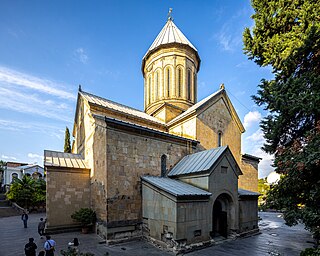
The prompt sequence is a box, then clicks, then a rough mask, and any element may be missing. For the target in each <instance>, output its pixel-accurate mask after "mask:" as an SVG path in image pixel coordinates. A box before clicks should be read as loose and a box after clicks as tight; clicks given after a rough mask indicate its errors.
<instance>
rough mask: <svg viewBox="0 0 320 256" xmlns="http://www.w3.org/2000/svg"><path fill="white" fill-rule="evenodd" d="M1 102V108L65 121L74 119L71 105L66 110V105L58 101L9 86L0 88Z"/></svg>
mask: <svg viewBox="0 0 320 256" xmlns="http://www.w3.org/2000/svg"><path fill="white" fill-rule="evenodd" d="M0 102H1V105H0V108H2V109H9V110H13V111H17V112H20V113H28V114H34V115H40V116H43V117H47V118H50V119H56V120H61V121H65V122H70V121H72V114H71V107H69V109H68V111H66V106H64V105H63V106H64V108H59V104H58V103H56V102H54V101H45V100H42V99H40V98H39V97H38V96H37V95H32V94H25V93H20V92H17V91H14V90H10V89H9V88H0ZM57 106H58V107H57Z"/></svg>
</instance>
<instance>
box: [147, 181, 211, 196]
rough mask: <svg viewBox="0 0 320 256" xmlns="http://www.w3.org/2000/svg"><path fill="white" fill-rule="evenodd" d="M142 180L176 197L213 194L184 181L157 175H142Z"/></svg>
mask: <svg viewBox="0 0 320 256" xmlns="http://www.w3.org/2000/svg"><path fill="white" fill-rule="evenodd" d="M141 179H142V180H144V181H146V182H148V183H150V184H151V185H153V186H155V187H157V188H159V189H161V190H163V191H165V192H167V193H169V194H171V195H174V196H176V197H179V196H207V197H209V196H211V195H212V194H211V193H210V192H208V191H205V190H203V189H200V188H197V187H195V186H192V185H190V184H187V183H184V182H182V181H178V180H174V179H170V178H166V177H156V176H142V177H141Z"/></svg>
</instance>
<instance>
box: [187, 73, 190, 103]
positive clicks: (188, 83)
mask: <svg viewBox="0 0 320 256" xmlns="http://www.w3.org/2000/svg"><path fill="white" fill-rule="evenodd" d="M187 93H188V94H187V95H188V100H191V71H190V70H188V91H187Z"/></svg>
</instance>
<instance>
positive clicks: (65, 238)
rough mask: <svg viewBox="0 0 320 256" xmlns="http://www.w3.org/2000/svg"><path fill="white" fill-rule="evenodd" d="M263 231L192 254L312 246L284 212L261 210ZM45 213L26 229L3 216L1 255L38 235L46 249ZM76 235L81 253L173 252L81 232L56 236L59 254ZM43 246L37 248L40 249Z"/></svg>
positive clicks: (288, 251) (290, 251)
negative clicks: (39, 229)
mask: <svg viewBox="0 0 320 256" xmlns="http://www.w3.org/2000/svg"><path fill="white" fill-rule="evenodd" d="M260 216H261V218H262V220H261V221H260V230H261V234H259V235H255V236H251V237H247V238H239V239H237V240H233V241H227V242H224V243H221V244H218V245H216V246H212V247H209V248H205V249H202V250H199V251H194V252H191V253H188V254H187V255H188V256H192V255H201V256H206V255H208V256H209V255H210V256H211V255H214V256H226V255H231V256H243V255H245V256H255V255H257V256H264V255H266V256H270V255H273V256H280V255H281V256H284V255H288V256H295V255H299V252H300V251H301V250H302V249H304V248H307V247H312V244H311V243H309V242H308V241H312V238H311V235H310V233H309V232H307V231H306V230H304V229H303V226H302V225H298V226H295V227H287V226H286V225H285V224H284V222H283V219H282V217H281V214H279V213H260ZM40 217H45V216H44V214H30V215H29V221H28V228H26V229H25V228H23V223H22V221H21V219H20V216H11V217H3V218H0V243H1V245H0V256H19V255H24V252H23V248H24V244H26V243H27V241H28V238H29V237H34V238H35V242H36V243H37V245H38V248H42V247H43V244H44V239H40V237H39V235H38V234H37V224H38V221H39V219H40ZM74 237H77V238H78V239H79V241H80V251H81V252H92V253H94V254H95V255H96V256H100V255H101V256H104V255H106V253H109V254H108V255H111V256H122V255H123V256H126V255H131V256H136V255H138V256H139V255H148V256H153V255H155V256H156V255H159V256H160V255H173V254H172V253H169V252H164V251H161V250H159V249H158V248H156V247H154V246H153V245H150V244H149V243H147V242H145V241H132V242H128V243H122V244H118V245H114V246H108V245H106V244H103V243H102V242H103V241H102V240H101V239H100V238H99V237H98V236H96V235H95V234H81V233H78V232H73V233H63V234H56V235H52V238H53V239H54V240H55V241H56V242H57V247H56V249H57V250H56V255H61V254H60V250H61V249H66V248H67V243H68V242H69V241H71V240H72V239H73V238H74ZM38 251H39V249H38V250H37V252H38Z"/></svg>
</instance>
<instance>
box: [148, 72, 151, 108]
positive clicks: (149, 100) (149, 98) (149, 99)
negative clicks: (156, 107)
mask: <svg viewBox="0 0 320 256" xmlns="http://www.w3.org/2000/svg"><path fill="white" fill-rule="evenodd" d="M148 86H149V95H148V104H150V103H151V76H149V84H148Z"/></svg>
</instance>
